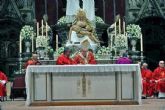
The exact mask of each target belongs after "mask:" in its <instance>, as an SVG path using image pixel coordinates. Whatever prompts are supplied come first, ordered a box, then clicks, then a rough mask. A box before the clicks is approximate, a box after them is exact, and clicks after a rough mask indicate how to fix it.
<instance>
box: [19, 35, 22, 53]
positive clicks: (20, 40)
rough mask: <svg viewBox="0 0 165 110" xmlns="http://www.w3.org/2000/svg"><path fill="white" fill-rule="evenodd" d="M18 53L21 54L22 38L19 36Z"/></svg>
mask: <svg viewBox="0 0 165 110" xmlns="http://www.w3.org/2000/svg"><path fill="white" fill-rule="evenodd" d="M19 53H22V37H21V35H20V36H19Z"/></svg>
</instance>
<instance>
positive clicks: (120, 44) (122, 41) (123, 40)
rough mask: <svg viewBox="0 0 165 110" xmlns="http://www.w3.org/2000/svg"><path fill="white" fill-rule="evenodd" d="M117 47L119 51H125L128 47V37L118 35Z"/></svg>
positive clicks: (116, 39) (116, 38)
mask: <svg viewBox="0 0 165 110" xmlns="http://www.w3.org/2000/svg"><path fill="white" fill-rule="evenodd" d="M115 47H116V48H118V49H124V48H127V47H128V41H127V36H125V35H124V34H118V35H117V36H116V37H115Z"/></svg>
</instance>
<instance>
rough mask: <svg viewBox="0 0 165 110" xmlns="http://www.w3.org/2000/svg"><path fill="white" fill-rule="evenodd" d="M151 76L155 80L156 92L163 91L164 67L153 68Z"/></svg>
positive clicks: (164, 89) (164, 83) (164, 86)
mask: <svg viewBox="0 0 165 110" xmlns="http://www.w3.org/2000/svg"><path fill="white" fill-rule="evenodd" d="M153 78H154V79H155V82H156V86H155V87H156V92H165V68H160V67H157V68H156V69H155V70H154V73H153Z"/></svg>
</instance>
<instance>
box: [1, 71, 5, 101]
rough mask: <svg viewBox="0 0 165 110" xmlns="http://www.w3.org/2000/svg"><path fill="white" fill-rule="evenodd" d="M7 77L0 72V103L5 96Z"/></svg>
mask: <svg viewBox="0 0 165 110" xmlns="http://www.w3.org/2000/svg"><path fill="white" fill-rule="evenodd" d="M6 83H7V76H6V75H5V74H4V73H3V72H2V71H0V101H2V99H3V97H4V96H5V95H6V87H5V84H6Z"/></svg>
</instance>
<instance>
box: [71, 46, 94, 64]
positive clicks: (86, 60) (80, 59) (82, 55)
mask: <svg viewBox="0 0 165 110" xmlns="http://www.w3.org/2000/svg"><path fill="white" fill-rule="evenodd" d="M74 61H75V62H76V64H96V60H95V57H94V55H93V53H92V52H91V50H88V49H87V48H85V47H84V48H81V50H80V52H79V53H77V54H76V55H75V57H74Z"/></svg>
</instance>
